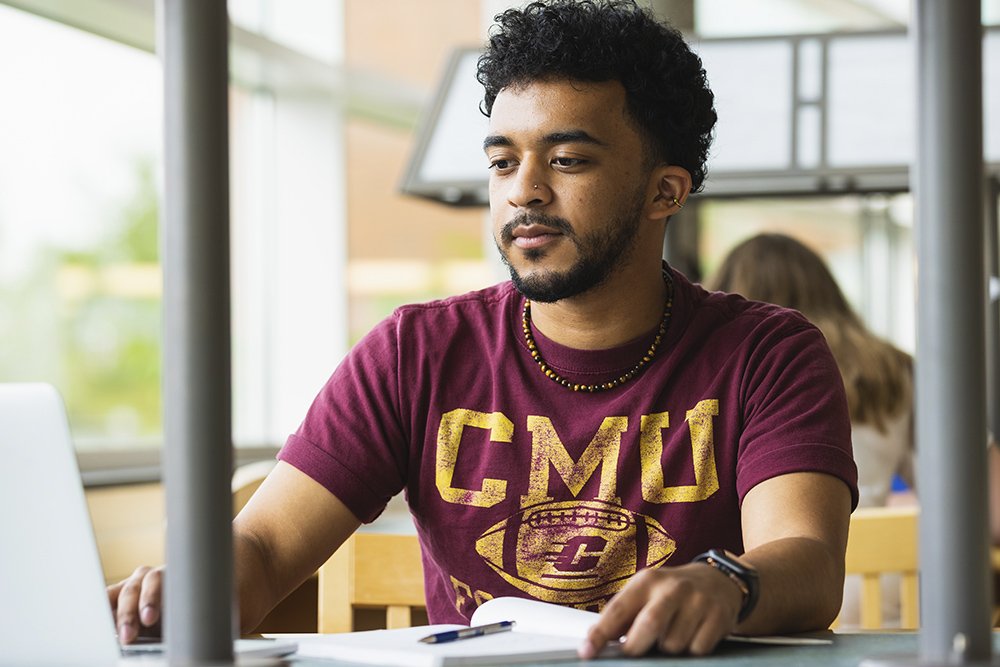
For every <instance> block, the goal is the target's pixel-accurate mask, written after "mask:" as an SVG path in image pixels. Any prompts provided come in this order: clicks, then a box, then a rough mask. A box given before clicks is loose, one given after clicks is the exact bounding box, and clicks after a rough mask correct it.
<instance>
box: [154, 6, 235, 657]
mask: <svg viewBox="0 0 1000 667" xmlns="http://www.w3.org/2000/svg"><path fill="white" fill-rule="evenodd" d="M158 9H159V12H160V18H161V20H162V24H161V25H160V29H161V30H160V36H161V37H162V53H161V55H162V58H163V66H164V68H163V69H164V85H165V88H164V100H165V122H166V126H165V144H166V145H165V163H166V167H165V197H164V213H165V215H164V226H163V265H164V270H163V271H164V299H163V300H164V338H163V341H164V365H163V368H164V397H163V402H164V431H165V447H164V449H165V451H164V459H165V466H164V468H165V470H164V475H165V480H166V491H167V568H168V569H167V578H166V592H165V603H166V611H165V633H166V642H167V658H168V660H169V662H170V664H172V665H176V664H181V665H198V664H206V663H213V664H220V663H232V661H233V644H232V640H233V635H234V625H233V606H234V605H233V599H234V596H233V588H234V587H233V565H232V549H233V545H232V525H231V519H232V516H231V511H232V510H231V506H232V500H231V496H230V479H231V476H232V424H231V408H230V401H231V399H230V389H231V386H230V385H231V379H230V349H229V348H230V344H229V336H230V331H229V329H230V324H229V164H228V162H229V144H228V80H229V75H228V19H227V14H226V3H225V1H224V0H161V1H160V2H159V4H158Z"/></svg>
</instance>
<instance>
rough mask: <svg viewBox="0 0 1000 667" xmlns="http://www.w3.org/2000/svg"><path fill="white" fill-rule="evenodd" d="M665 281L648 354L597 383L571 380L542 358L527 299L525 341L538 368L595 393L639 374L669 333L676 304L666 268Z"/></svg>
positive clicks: (523, 320) (569, 386)
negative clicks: (664, 296) (659, 315)
mask: <svg viewBox="0 0 1000 667" xmlns="http://www.w3.org/2000/svg"><path fill="white" fill-rule="evenodd" d="M663 281H664V282H665V283H666V284H667V302H666V304H665V305H664V306H663V317H662V318H661V319H660V328H659V329H658V330H657V332H656V337H655V338H653V342H652V343H651V344H650V346H649V349H648V350H646V354H644V355H643V357H642V359H640V360H639V363H637V364H636V365H635V366H633V367H632V368H630V369H629V370H628V371H626V372H625V373H623V374H622V375H620V376H619V377H618V378H616V379H614V380H609V381H608V382H601V383H597V384H578V383H575V382H570V381H569V380H567V379H566V378H564V377H563V376H561V375H559V374H558V373H556V372H555V371H554V370H553V369H552V368H550V367H549V365H548V364H547V363H546V362H545V359H543V358H542V353H541V352H539V351H538V345H537V344H535V337H534V336H532V335H531V301H530V300H529V299H525V300H524V310H522V311H521V326H522V328H523V330H524V342H525V343H527V344H528V351H529V352H531V358H532V359H534V360H535V363H536V364H538V368H539V369H541V371H542V373H544V374H545V377H547V378H549V379H550V380H552V381H553V382H555V383H556V384H559V385H562V386H563V387H566V388H567V389H572V390H573V391H585V392H589V393H594V392H598V391H607V390H609V389H614V388H615V387H620V386H621V385H623V384H625V383H626V382H628V381H629V380H631V379H632V378H634V377H635V376H636V375H638V374H639V373H640V372H641V371H642V369H643V368H645V367H646V365H648V364H649V362H651V361H652V360H653V358H654V357H655V356H656V351H657V349H659V347H660V341H662V340H663V337H664V336H665V335H666V333H667V329H668V328H669V327H670V313H671V311H672V310H673V305H674V281H673V280H671V278H670V274H669V273H667V271H666V270H664V271H663Z"/></svg>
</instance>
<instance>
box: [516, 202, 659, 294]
mask: <svg viewBox="0 0 1000 667" xmlns="http://www.w3.org/2000/svg"><path fill="white" fill-rule="evenodd" d="M644 205H645V202H644V201H643V192H642V191H641V190H639V191H637V192H636V193H635V195H634V196H633V197H632V198H631V206H630V207H629V208H628V209H627V210H626V211H625V212H624V213H623V214H622V215H618V216H615V217H612V218H611V219H609V220H608V222H607V224H606V225H605V226H604V227H603V228H602V229H599V230H596V231H594V232H592V233H590V234H587V235H585V236H579V235H577V233H576V231H575V230H574V229H573V226H572V225H571V224H570V223H569V221H567V220H566V219H564V218H559V217H556V216H550V215H546V214H545V213H541V212H530V213H520V214H518V215H517V216H516V217H514V218H513V219H512V220H510V221H509V222H508V223H507V224H505V225H504V226H503V229H501V230H500V241H498V242H497V250H499V251H500V259H502V260H503V263H504V264H506V265H507V269H508V270H509V271H510V279H511V281H512V282H513V283H514V287H515V288H516V289H517V291H518V292H520V293H521V294H523V295H524V296H525V297H526V298H528V299H530V300H531V301H537V302H539V303H553V302H555V301H559V300H561V299H567V298H569V297H573V296H577V295H579V294H583V293H585V292H587V291H589V290H592V289H594V288H596V287H599V286H600V285H603V284H604V283H605V282H606V281H607V280H608V278H609V277H610V276H611V275H612V274H613V273H614V272H615V271H616V270H618V269H619V268H620V267H621V266H622V265H623V264H624V263H625V261H626V260H627V259H628V258H629V256H630V255H631V253H632V251H633V249H634V248H635V236H636V232H637V231H638V229H639V224H640V214H641V213H642V209H643V207H644ZM529 224H539V225H544V226H546V227H551V228H552V229H556V230H559V231H560V232H562V234H563V235H564V236H566V238H568V239H569V240H570V241H571V242H572V243H573V245H574V246H576V250H577V259H576V262H574V263H573V265H572V266H571V267H570V268H569V269H567V270H565V271H554V270H551V269H547V270H544V271H539V272H536V273H534V274H531V275H527V276H522V275H521V274H520V273H519V272H518V270H517V269H516V268H515V267H514V265H513V264H511V262H510V258H509V256H508V254H507V252H505V251H504V248H508V247H510V245H511V243H513V241H514V230H515V229H516V228H517V227H520V226H524V225H529ZM547 254H548V251H547V250H546V249H544V248H538V249H529V250H526V251H524V258H525V259H526V260H527V261H528V262H529V263H532V264H535V263H537V262H539V261H541V260H543V259H544V258H545V256H546V255H547Z"/></svg>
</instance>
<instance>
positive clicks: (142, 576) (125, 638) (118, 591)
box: [108, 566, 163, 644]
mask: <svg viewBox="0 0 1000 667" xmlns="http://www.w3.org/2000/svg"><path fill="white" fill-rule="evenodd" d="M162 591H163V567H162V566H161V567H158V568H155V569H154V568H149V567H145V566H143V567H139V568H136V570H135V572H133V573H132V576H130V577H129V578H128V579H125V580H123V581H120V582H118V583H117V584H114V585H112V586H108V601H109V602H110V603H111V613H112V615H113V616H114V617H115V627H116V628H117V629H118V641H120V642H121V643H122V644H130V643H132V642H133V641H135V639H136V638H137V637H139V636H149V637H159V636H160V618H161V613H162V604H163V593H162Z"/></svg>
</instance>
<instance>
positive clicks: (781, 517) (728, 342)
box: [110, 0, 857, 657]
mask: <svg viewBox="0 0 1000 667" xmlns="http://www.w3.org/2000/svg"><path fill="white" fill-rule="evenodd" d="M479 79H480V81H481V82H482V83H483V84H484V85H485V87H486V100H485V110H486V112H487V113H488V114H489V116H490V129H489V135H488V136H487V137H486V138H485V141H484V150H485V153H486V158H487V161H488V165H489V170H490V207H491V211H492V216H493V222H494V236H495V239H496V243H497V247H498V249H499V251H500V253H501V255H502V256H503V259H504V261H505V262H506V263H507V265H508V266H509V268H510V274H511V279H512V280H511V282H508V283H504V284H500V285H496V286H494V287H491V288H488V289H485V290H482V291H479V292H474V293H471V294H466V295H463V296H458V297H454V298H451V299H447V300H444V301H439V302H434V303H428V304H421V305H413V306H407V307H403V308H400V309H398V310H397V311H396V312H395V313H394V314H393V315H392V316H391V317H389V318H388V319H386V320H385V321H384V322H382V323H381V324H380V325H379V326H377V327H376V328H375V329H374V330H373V331H372V332H371V333H370V334H369V335H368V336H367V337H366V338H365V339H364V340H363V341H362V342H360V343H359V344H358V345H357V346H356V347H355V348H354V349H353V350H352V351H351V353H350V354H349V355H348V357H347V358H346V359H345V360H344V362H343V363H342V364H341V365H340V366H339V367H338V368H337V369H336V371H335V372H334V374H333V376H332V377H331V378H330V380H329V382H328V383H327V385H326V386H325V387H324V388H323V390H322V391H321V392H320V394H319V396H318V397H317V398H316V400H315V402H314V403H313V405H312V407H311V408H310V410H309V412H308V414H307V416H306V418H305V421H304V422H303V424H302V426H301V427H300V428H299V430H298V432H297V433H295V434H294V435H292V436H291V437H290V438H289V440H288V442H287V444H286V445H285V447H284V448H283V449H282V451H281V453H280V454H279V459H280V461H279V463H278V466H277V467H276V468H275V470H274V472H273V473H272V474H271V475H270V477H269V478H268V479H267V480H266V481H265V483H264V484H263V486H262V487H261V489H260V491H259V492H258V493H257V495H256V496H255V497H254V498H253V500H252V501H251V502H250V504H249V505H248V506H247V508H246V509H245V510H244V511H243V512H242V513H241V514H240V516H239V517H238V518H237V519H236V521H235V523H234V530H235V551H236V559H237V585H238V588H239V593H240V599H241V615H242V624H243V627H244V628H246V629H251V628H253V627H254V625H255V624H256V623H257V622H259V620H260V619H261V618H262V617H263V616H264V614H265V613H266V612H267V611H268V610H269V609H270V608H271V607H272V606H273V605H274V604H276V603H277V602H278V601H279V600H280V599H281V598H282V597H283V596H284V595H286V594H287V593H288V592H289V591H291V590H292V589H293V588H294V587H295V586H296V585H298V583H299V582H301V581H302V580H303V579H305V578H306V577H307V576H308V575H309V574H310V573H311V572H313V571H315V569H316V568H317V567H318V566H319V565H320V564H322V563H323V562H324V561H325V560H326V559H327V557H328V556H329V555H330V554H331V553H332V552H333V551H334V550H335V549H336V548H337V547H338V546H339V545H340V544H341V543H342V542H343V541H344V540H345V539H346V538H347V537H348V536H349V535H350V534H351V533H352V532H353V531H354V530H355V529H356V528H357V527H358V525H359V524H360V523H361V522H362V521H371V520H372V519H374V518H375V517H376V516H378V514H379V513H380V512H381V511H382V509H383V508H384V506H385V504H386V502H387V501H388V500H389V498H390V497H391V496H393V495H395V494H396V493H398V492H399V491H405V493H406V495H407V500H408V503H409V506H410V509H411V512H412V513H413V516H414V519H415V522H416V526H417V530H418V533H419V536H420V541H421V545H422V547H423V550H424V565H425V574H426V590H427V605H428V612H429V615H430V619H431V621H432V622H436V623H441V622H467V621H468V618H469V616H470V615H471V613H472V611H473V610H474V608H475V607H476V606H477V605H478V604H479V603H480V602H482V601H483V600H485V599H489V598H491V597H496V596H500V595H520V596H527V597H534V598H538V599H542V600H547V601H551V602H557V603H560V604H566V605H573V606H578V607H584V608H592V609H600V610H602V617H601V620H600V622H599V623H598V624H597V625H596V627H595V628H594V629H593V631H592V632H591V635H590V637H589V639H588V641H587V642H586V643H585V645H584V646H582V647H581V655H582V656H584V657H589V656H591V655H593V654H594V652H595V650H596V647H599V646H601V645H602V644H603V643H604V642H605V641H606V640H608V639H612V638H617V637H619V636H621V635H625V636H626V637H627V639H626V642H625V650H626V652H627V653H629V654H633V655H638V654H641V653H644V652H646V651H647V650H649V649H650V648H651V647H654V646H655V647H658V648H660V649H661V650H665V651H668V652H685V651H690V652H692V653H697V654H703V653H707V652H710V651H711V650H712V649H713V648H714V647H715V645H716V644H717V643H718V642H719V640H720V639H721V638H722V637H724V636H725V635H726V634H728V633H730V632H733V631H738V632H742V633H773V632H792V631H799V630H814V629H819V628H824V627H826V626H827V625H828V624H829V623H830V621H832V620H833V618H834V617H835V616H836V614H837V611H838V609H839V607H840V596H841V591H842V587H843V566H844V549H845V544H846V539H847V524H848V517H849V514H850V511H851V508H852V504H855V503H856V502H857V491H856V471H855V468H854V464H853V461H852V459H851V451H850V432H849V422H848V417H847V408H846V402H845V399H844V394H843V388H842V385H841V381H840V376H839V373H838V371H837V366H836V364H835V363H834V361H833V358H832V356H831V355H830V353H829V351H828V349H827V347H826V345H825V343H824V341H823V337H822V335H821V334H820V333H819V332H818V331H817V330H816V329H815V328H814V327H812V326H811V325H809V324H808V323H807V322H806V320H805V319H803V318H802V317H800V316H798V315H797V314H795V313H793V312H791V311H787V310H783V309H780V308H776V307H771V306H765V305H763V304H755V303H751V302H747V301H744V300H743V299H741V298H738V297H734V296H729V295H724V294H721V293H712V294H710V293H707V292H705V291H704V290H702V289H701V288H700V287H698V286H697V285H693V284H691V283H690V282H688V281H687V280H686V279H685V278H684V276H682V275H680V274H679V273H676V272H674V271H672V270H671V269H670V268H669V267H667V266H666V265H665V264H664V263H663V261H662V259H661V252H662V247H663V235H664V232H665V229H666V225H667V221H668V219H669V218H670V216H671V215H672V214H673V213H675V212H676V211H677V210H678V209H679V208H680V207H681V206H683V204H684V202H685V200H686V199H687V197H688V196H689V194H690V193H691V192H692V191H696V190H698V189H699V188H700V187H701V184H702V181H703V179H704V174H705V167H704V163H705V158H706V153H707V150H708V145H709V142H710V134H711V130H712V127H713V125H714V123H715V112H714V110H713V108H712V99H713V98H712V93H711V91H710V90H709V89H708V87H707V84H706V81H705V75H704V72H703V70H702V68H701V63H700V61H699V59H698V58H697V57H696V56H695V55H693V54H692V53H691V52H690V50H689V49H688V48H687V46H686V45H685V44H684V42H683V40H682V39H681V37H680V35H679V34H678V33H677V32H675V31H673V30H671V29H668V28H666V27H664V26H662V25H660V24H658V23H657V22H656V21H654V20H653V19H652V18H651V17H650V16H649V15H648V14H647V13H646V12H644V11H642V10H640V9H638V8H636V7H635V6H634V4H632V3H631V2H613V1H608V2H603V1H602V2H594V3H591V2H572V1H566V0H555V1H553V2H548V3H535V4H532V5H529V6H528V7H526V8H525V9H523V10H509V11H507V12H505V13H503V14H502V15H500V16H499V17H498V26H497V28H496V29H495V31H494V32H493V33H492V36H491V38H490V43H489V46H488V49H487V51H486V53H485V55H484V56H483V58H482V59H481V60H480V66H479ZM712 549H715V551H711V553H710V554H709V555H706V552H708V551H709V550H712ZM723 550H728V552H735V553H738V554H742V555H740V556H734V555H732V553H727V552H725V551H723ZM160 577H161V574H160V571H159V570H148V569H146V568H142V569H140V570H137V571H136V574H135V575H133V577H132V578H131V579H130V580H129V581H128V582H123V583H122V584H119V585H118V586H115V587H112V588H111V589H110V594H111V597H112V604H113V605H116V609H117V612H116V613H117V614H118V620H119V628H120V634H121V636H122V637H123V639H125V640H126V641H128V640H130V639H131V638H133V637H134V636H135V635H136V633H137V632H138V631H139V629H140V627H141V626H148V625H152V624H154V623H155V622H156V621H157V620H158V618H159V604H160V595H159V589H160V581H161V579H160Z"/></svg>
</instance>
